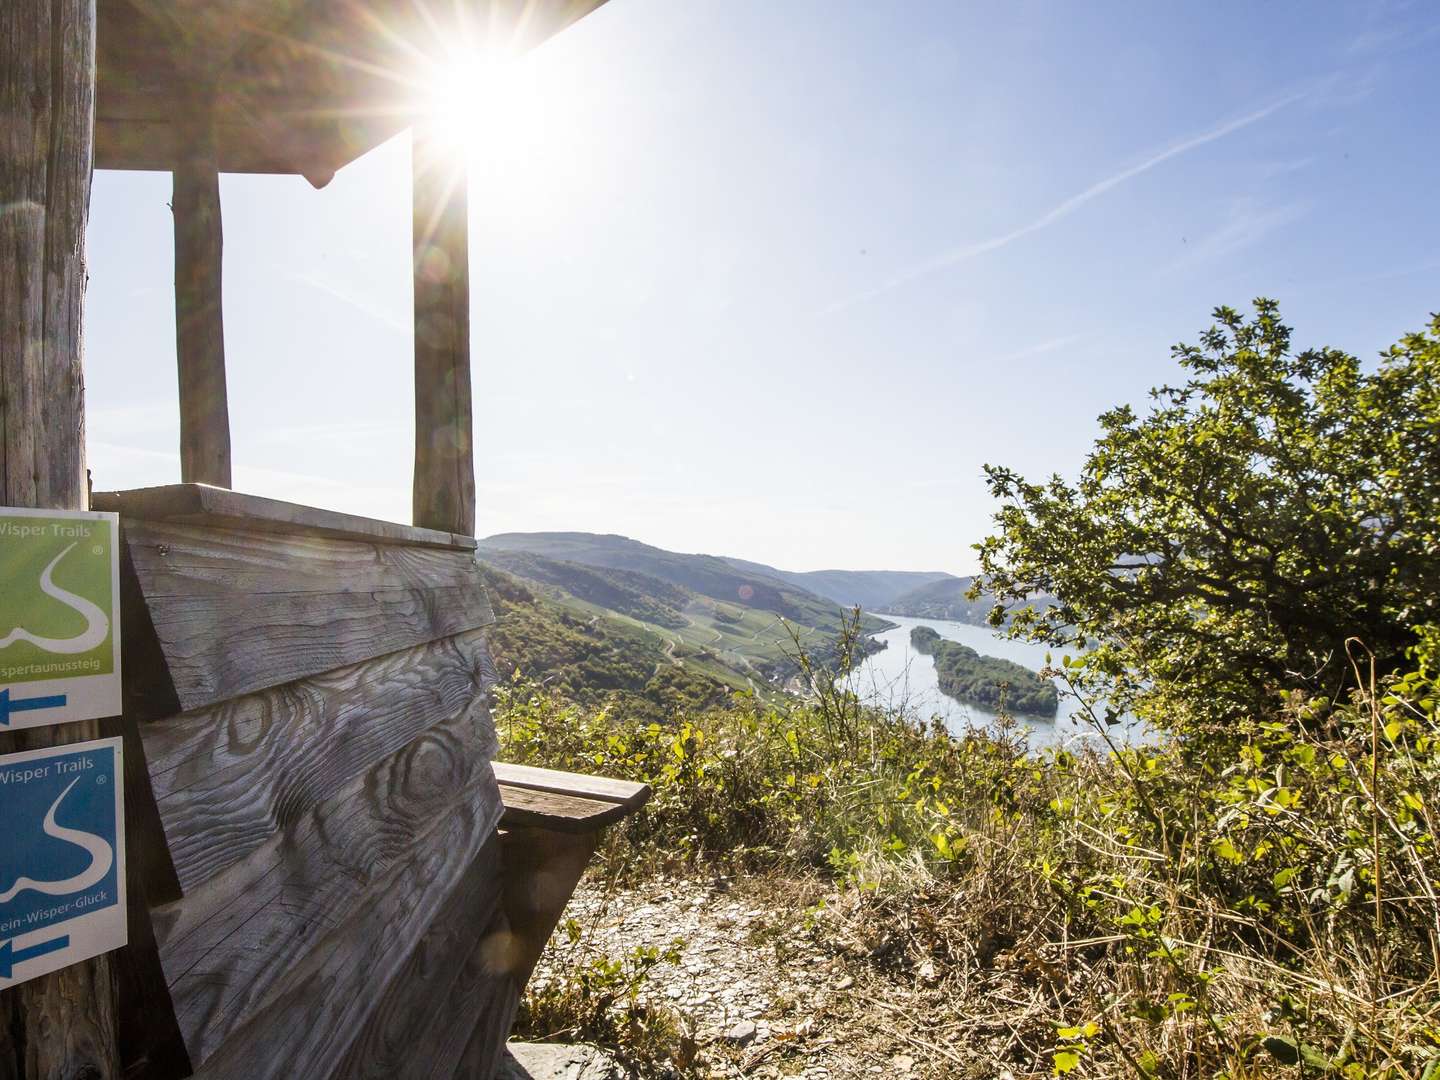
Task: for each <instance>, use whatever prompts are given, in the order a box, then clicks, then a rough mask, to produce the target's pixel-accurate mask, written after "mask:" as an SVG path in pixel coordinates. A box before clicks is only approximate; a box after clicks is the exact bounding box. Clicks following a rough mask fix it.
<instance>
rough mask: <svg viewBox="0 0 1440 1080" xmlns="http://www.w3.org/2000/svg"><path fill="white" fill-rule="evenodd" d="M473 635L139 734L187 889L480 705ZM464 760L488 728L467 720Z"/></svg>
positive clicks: (490, 742) (484, 719)
mask: <svg viewBox="0 0 1440 1080" xmlns="http://www.w3.org/2000/svg"><path fill="white" fill-rule="evenodd" d="M483 656H484V641H483V639H482V638H481V636H480V633H479V632H478V631H471V632H469V633H466V634H461V635H458V636H456V637H453V638H446V639H444V640H441V641H436V642H429V643H427V644H424V645H418V646H416V647H414V648H412V649H406V650H403V651H401V652H397V653H392V654H390V655H387V656H383V657H380V658H378V659H375V660H367V661H363V662H361V663H359V664H353V665H350V666H348V667H344V668H340V669H338V670H336V671H332V672H327V673H326V674H324V675H318V676H315V677H313V678H308V679H301V680H299V681H297V682H293V683H287V684H286V685H284V686H279V687H275V688H273V689H270V690H264V691H261V692H259V693H255V694H247V695H245V696H243V697H239V698H235V699H233V700H231V701H227V702H224V703H223V704H220V705H215V706H211V707H209V708H205V709H199V710H196V711H194V712H187V713H182V714H180V715H179V716H174V717H170V718H168V719H166V720H161V721H158V722H155V723H152V724H146V725H145V726H144V732H143V734H144V742H145V752H146V755H147V757H148V758H149V761H150V782H151V784H152V785H153V786H154V789H155V793H156V803H157V806H158V810H159V814H160V817H161V819H162V820H163V821H164V823H165V833H166V835H167V836H168V837H169V852H170V858H171V859H172V860H173V863H174V866H175V870H176V874H177V877H178V879H179V881H180V883H181V885H182V887H183V888H184V889H185V890H186V891H189V890H191V889H194V888H195V887H196V886H198V885H199V884H201V883H202V882H204V881H205V880H207V879H208V878H211V877H213V876H214V875H215V874H217V873H219V872H220V871H222V870H224V869H226V868H227V867H228V866H230V865H232V864H234V863H237V862H240V861H242V860H243V859H245V858H246V857H247V856H248V855H249V854H250V853H251V852H252V851H254V850H255V849H256V848H257V847H259V846H260V845H261V844H263V843H265V842H266V841H268V840H269V839H270V838H271V837H273V836H275V835H276V834H277V833H279V832H281V831H282V830H284V829H286V828H287V827H290V826H292V825H294V824H295V823H296V822H298V821H300V820H302V819H303V818H305V817H306V816H307V815H309V814H311V813H313V812H314V811H316V810H317V808H319V807H321V806H322V805H323V804H324V803H325V801H326V800H327V799H329V798H331V797H332V796H333V795H334V794H335V793H336V792H337V791H339V790H340V789H342V788H343V787H345V785H347V784H348V783H350V782H351V781H352V780H353V779H354V778H355V777H356V776H359V775H360V774H362V773H364V772H365V771H366V770H368V769H369V768H371V767H372V766H374V765H375V764H376V763H377V762H380V761H382V760H384V759H385V758H386V757H388V756H389V755H391V754H393V753H395V752H396V751H398V750H399V749H400V748H402V747H403V746H405V745H406V744H407V743H409V742H410V741H411V740H412V739H414V738H415V737H416V736H418V735H420V734H421V733H422V732H424V731H425V730H427V729H428V728H430V727H432V726H434V725H436V724H438V723H441V722H442V721H444V720H446V719H447V718H450V717H453V716H455V715H456V714H457V713H460V712H462V711H464V710H466V709H470V708H472V704H473V703H474V701H475V699H476V698H477V697H478V696H479V695H480V678H481V667H482V663H483ZM472 718H473V722H474V731H473V732H472V743H471V752H472V753H474V754H476V755H477V756H479V757H480V758H483V759H488V758H489V757H490V756H491V755H492V754H493V753H494V749H495V731H494V725H493V724H492V723H491V721H490V717H489V714H488V713H487V712H486V711H485V710H484V709H483V707H480V706H475V707H474V708H473V712H472Z"/></svg>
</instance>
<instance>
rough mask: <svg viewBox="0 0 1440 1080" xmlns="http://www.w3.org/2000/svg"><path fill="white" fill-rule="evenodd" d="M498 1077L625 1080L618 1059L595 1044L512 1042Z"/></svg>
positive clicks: (508, 1079)
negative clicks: (617, 1062)
mask: <svg viewBox="0 0 1440 1080" xmlns="http://www.w3.org/2000/svg"><path fill="white" fill-rule="evenodd" d="M505 1051H506V1052H505V1057H504V1059H503V1060H502V1061H501V1062H500V1071H499V1072H497V1073H496V1074H495V1080H623V1077H624V1075H625V1074H624V1073H623V1072H622V1071H621V1070H620V1066H618V1065H617V1064H615V1060H614V1059H613V1058H612V1057H610V1055H609V1054H607V1053H605V1051H603V1050H599V1049H596V1048H595V1047H593V1046H584V1045H580V1044H575V1045H571V1044H567V1043H525V1042H512V1043H507V1044H506V1046H505Z"/></svg>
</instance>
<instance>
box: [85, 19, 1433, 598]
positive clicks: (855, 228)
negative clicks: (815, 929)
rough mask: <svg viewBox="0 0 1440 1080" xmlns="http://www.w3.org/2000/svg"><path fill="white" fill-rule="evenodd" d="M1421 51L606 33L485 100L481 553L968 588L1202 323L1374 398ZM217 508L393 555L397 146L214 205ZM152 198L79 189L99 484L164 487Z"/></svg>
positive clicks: (1408, 283) (1007, 32)
mask: <svg viewBox="0 0 1440 1080" xmlns="http://www.w3.org/2000/svg"><path fill="white" fill-rule="evenodd" d="M1436 44H1440V14H1437V13H1436V12H1435V11H1434V10H1433V9H1431V8H1428V7H1425V6H1413V5H1406V4H1388V3H1376V4H1368V5H1341V4H1327V5H1314V4H1303V3H1288V4H1273V5H1267V6H1264V7H1255V6H1252V5H1248V4H1247V5H1242V4H1221V5H1218V6H1210V7H1206V8H1204V9H1199V8H1195V9H1189V8H1169V7H1166V8H1161V7H1158V6H1157V7H1139V8H1137V7H1134V6H1121V5H1118V4H1105V5H1087V6H1084V7H1078V6H1064V7H1062V6H1052V5H1041V4H1020V5H1013V6H1004V7H1000V6H982V5H978V4H977V5H972V4H964V5H959V4H950V3H933V4H921V3H916V4H913V5H907V6H905V7H903V8H901V7H892V6H888V5H886V6H877V5H868V4H861V3H851V4H848V5H838V6H837V5H833V4H821V3H818V2H810V0H806V2H799V0H797V2H795V3H791V4H785V5H773V4H758V3H743V2H741V3H726V4H720V3H718V2H708V0H707V2H696V3H692V4H686V5H672V4H664V3H662V2H660V0H610V2H609V3H608V4H606V5H605V6H604V7H602V8H601V9H599V10H598V11H596V12H594V13H593V14H591V15H589V16H587V17H586V18H584V19H583V20H581V22H580V23H578V24H577V25H575V26H574V27H572V28H570V29H568V30H566V31H565V32H563V33H562V34H560V35H559V36H558V37H556V38H555V39H554V40H552V41H551V42H549V43H547V44H546V45H544V46H542V47H541V48H540V49H538V50H537V51H536V52H535V53H533V54H531V55H530V56H529V57H527V58H525V59H524V60H523V61H521V62H519V63H517V64H516V65H515V66H514V68H513V69H512V70H511V71H510V72H509V73H508V74H507V75H506V76H505V77H504V78H503V79H502V80H500V81H499V82H497V83H496V86H497V87H498V90H497V103H496V104H495V105H494V106H486V107H484V108H482V107H480V105H479V104H477V106H476V109H475V112H474V115H473V126H474V129H475V131H476V132H479V133H481V134H480V135H479V136H477V147H476V149H477V153H478V154H479V157H478V158H477V164H476V167H475V169H474V171H473V174H472V180H471V188H470V215H471V260H472V272H471V280H472V320H473V325H472V356H473V374H474V385H475V399H476V448H475V463H476V474H477V526H476V529H477V533H479V534H480V535H482V536H483V535H491V534H494V533H498V532H512V531H521V532H534V531H586V532H598V533H616V534H620V535H625V536H629V537H633V538H635V539H638V540H641V541H643V542H645V543H649V544H653V545H655V546H658V547H662V548H665V549H668V550H673V551H687V552H708V553H714V554H722V555H727V556H732V557H738V558H746V559H752V560H754V561H757V562H763V563H766V564H769V565H772V566H776V567H779V568H782V569H786V570H808V569H837V568H845V569H867V570H875V569H886V570H944V571H946V572H950V573H955V574H966V573H969V572H971V571H972V570H973V567H974V561H973V552H971V551H970V548H969V545H970V544H972V543H973V542H974V541H976V540H977V539H979V538H980V537H981V536H982V535H984V534H985V532H986V531H987V528H988V524H989V518H990V513H991V511H992V509H993V508H992V507H991V505H990V502H989V499H988V496H987V494H986V492H985V488H984V484H983V480H982V477H981V472H980V469H981V465H982V464H983V463H985V462H992V463H1003V464H1006V465H1009V466H1012V467H1015V468H1017V469H1018V470H1020V471H1021V472H1023V473H1025V474H1027V475H1031V476H1035V475H1044V474H1048V473H1050V472H1052V471H1057V470H1058V471H1062V472H1066V473H1070V472H1073V470H1074V468H1075V467H1076V465H1077V464H1078V462H1079V460H1080V459H1081V457H1082V456H1083V454H1084V453H1085V451H1086V450H1087V448H1088V447H1089V445H1090V443H1091V441H1092V440H1093V438H1094V436H1095V434H1096V430H1097V429H1096V424H1095V417H1096V416H1097V415H1098V414H1099V413H1100V412H1102V411H1103V410H1105V409H1107V408H1109V407H1111V406H1113V405H1116V404H1119V403H1121V402H1127V401H1128V402H1135V403H1142V402H1143V401H1144V399H1145V391H1146V390H1147V389H1148V388H1149V387H1150V386H1152V385H1155V384H1158V383H1162V382H1165V381H1166V380H1168V379H1172V378H1173V377H1174V375H1175V371H1176V369H1175V367H1174V365H1173V363H1172V361H1171V359H1170V356H1169V348H1170V346H1171V345H1172V344H1174V343H1175V342H1177V341H1182V340H1185V341H1189V340H1194V339H1195V337H1196V336H1197V334H1198V332H1199V331H1200V330H1202V329H1203V328H1204V327H1206V326H1207V325H1208V324H1209V318H1208V313H1209V311H1210V309H1211V308H1213V307H1214V306H1215V305H1217V304H1229V305H1232V306H1236V307H1240V306H1243V305H1245V304H1247V303H1248V302H1249V300H1250V299H1251V298H1252V297H1254V296H1256V295H1270V296H1274V297H1276V298H1277V299H1278V300H1279V301H1280V303H1281V308H1282V312H1283V313H1284V317H1285V319H1286V321H1287V322H1289V323H1290V324H1291V325H1292V326H1294V327H1295V331H1296V333H1295V341H1296V345H1297V347H1301V348H1303V347H1307V346H1310V345H1322V344H1325V345H1333V346H1335V347H1338V348H1343V349H1346V350H1348V351H1350V352H1353V353H1355V354H1357V355H1359V356H1361V357H1362V358H1364V359H1366V360H1373V358H1374V357H1375V356H1376V354H1377V353H1378V352H1379V351H1380V350H1382V349H1384V348H1386V347H1388V346H1389V345H1390V344H1392V343H1393V342H1394V341H1395V340H1397V339H1398V338H1399V337H1400V336H1401V335H1402V334H1403V333H1405V332H1406V331H1409V330H1414V329H1418V328H1419V326H1420V325H1421V324H1422V322H1423V321H1424V320H1425V319H1426V317H1427V315H1428V314H1429V312H1431V311H1432V310H1435V309H1437V308H1440V288H1437V285H1440V257H1437V256H1436V254H1435V252H1436V250H1437V247H1440V221H1437V219H1436V215H1435V214H1434V213H1433V206H1432V204H1433V199H1434V190H1435V185H1436V181H1437V172H1440V169H1437V164H1440V151H1437V150H1436V149H1435V148H1434V147H1433V145H1432V142H1433V140H1428V139H1426V138H1425V137H1424V135H1425V131H1424V130H1423V128H1422V124H1423V117H1424V116H1426V115H1430V114H1432V113H1433V112H1434V110H1435V106H1436V105H1440V69H1437V68H1436V66H1435V65H1434V64H1433V46H1434V45H1436ZM221 188H222V200H223V205H224V213H225V268H224V274H225V302H226V310H225V329H226V348H227V360H228V368H229V390H230V412H231V426H232V433H233V446H234V462H235V486H236V488H237V489H240V490H243V491H247V492H252V493H255V494H260V495H266V496H271V497H274V498H281V499H289V500H292V501H297V502H302V503H309V504H312V505H319V506H325V507H331V508H334V509H338V510H344V511H349V512H353V513H359V514H367V515H371V516H375V517H381V518H389V519H392V520H400V521H408V520H409V513H410V473H411V467H412V457H411V454H412V446H413V415H412V406H411V400H412V399H411V394H412V370H413V369H412V357H411V337H410V334H411V329H410V327H411V312H410V201H409V148H408V137H407V136H401V137H399V138H397V139H394V140H391V142H389V143H387V144H385V145H384V146H382V147H380V148H378V149H377V150H375V151H374V152H372V153H371V154H369V155H367V156H366V157H364V158H362V159H361V160H359V161H357V162H355V163H354V164H352V165H350V166H348V167H346V168H345V169H343V170H341V172H340V173H338V174H337V175H336V177H335V179H334V181H333V182H332V183H331V184H330V185H329V186H328V187H327V188H325V189H323V190H320V191H315V190H312V189H311V188H310V187H309V185H308V184H307V183H306V182H305V181H304V180H303V179H300V178H298V177H269V176H236V175H226V176H224V177H223V178H222V182H221ZM169 198H170V180H169V176H168V175H167V174H159V173H118V172H97V173H96V175H95V182H94V191H93V196H92V206H91V229H90V234H89V268H90V285H89V292H88V298H87V305H86V331H85V337H86V378H87V383H88V386H87V395H88V406H89V416H88V428H89V430H88V438H89V454H90V466H91V468H92V470H93V472H94V482H95V486H96V488H97V489H100V490H103V489H107V488H125V487H135V486H145V485H150V484H162V483H171V482H175V481H176V480H178V478H179V465H178V453H177V449H176V447H177V443H178V414H177V406H176V387H175V372H174V315H173V300H172V291H171V282H172V274H173V269H172V262H171V258H172V233H171V220H170V214H169V210H168V208H167V202H168V200H169Z"/></svg>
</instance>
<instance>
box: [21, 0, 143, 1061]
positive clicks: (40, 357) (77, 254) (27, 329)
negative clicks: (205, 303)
mask: <svg viewBox="0 0 1440 1080" xmlns="http://www.w3.org/2000/svg"><path fill="white" fill-rule="evenodd" d="M94 49H95V4H94V0H5V2H4V3H0V139H3V142H4V147H3V150H0V505H4V506H24V507H49V508H56V509H63V510H83V509H85V507H86V495H87V492H86V485H85V445H84V437H85V403H84V379H83V370H82V356H83V353H82V338H81V332H80V330H81V312H82V308H83V298H84V293H85V228H86V223H87V220H88V217H89V208H90V173H91V163H92V132H93V126H94V124H93V120H94V100H95V55H94ZM97 730H98V724H97V723H96V722H94V721H85V722H82V723H75V724H66V725H63V726H61V727H52V728H33V729H30V730H27V731H22V732H15V733H5V734H0V753H9V752H12V751H16V750H28V749H35V748H38V747H43V746H53V745H58V744H61V743H68V742H76V741H80V740H84V739H91V738H94V737H95V735H96V733H97ZM118 1070H119V1057H118V1054H117V1053H116V1030H115V986H114V979H113V973H112V968H111V958H110V957H109V956H100V957H97V958H95V959H93V960H87V961H84V962H82V963H79V964H75V965H72V966H70V967H67V968H64V969H62V970H60V971H57V972H53V973H52V974H49V975H44V976H41V977H39V978H37V979H32V980H30V981H29V982H26V983H23V984H21V985H19V986H14V987H11V988H10V989H8V990H5V991H4V992H0V1076H5V1077H12V1076H13V1077H26V1078H27V1080H28V1078H31V1077H35V1078H46V1080H49V1078H55V1080H62V1078H63V1080H71V1078H74V1077H80V1076H84V1077H87V1080H110V1078H112V1077H115V1076H117V1075H118Z"/></svg>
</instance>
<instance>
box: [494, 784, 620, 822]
mask: <svg viewBox="0 0 1440 1080" xmlns="http://www.w3.org/2000/svg"><path fill="white" fill-rule="evenodd" d="M500 798H501V800H502V801H503V802H504V804H505V818H504V824H505V826H506V827H507V828H509V827H514V828H536V829H549V830H552V831H554V832H561V833H592V832H597V831H599V830H600V829H603V828H604V827H605V826H606V825H613V824H615V823H616V822H617V821H622V820H624V819H625V818H627V817H629V816H630V815H631V814H633V813H634V812H635V811H634V810H633V809H631V808H630V807H628V806H625V805H624V804H623V803H611V802H600V801H599V800H597V799H582V798H576V797H575V796H574V795H560V794H557V793H555V792H553V791H535V790H534V789H532V788H517V787H511V786H510V785H509V784H501V785H500Z"/></svg>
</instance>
